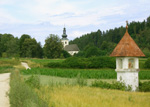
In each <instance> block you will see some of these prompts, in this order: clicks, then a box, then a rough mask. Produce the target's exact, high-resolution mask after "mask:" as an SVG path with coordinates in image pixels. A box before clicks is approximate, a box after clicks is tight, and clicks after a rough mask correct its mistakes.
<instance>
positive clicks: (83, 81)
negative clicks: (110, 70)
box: [76, 73, 87, 86]
mask: <svg viewBox="0 0 150 107" xmlns="http://www.w3.org/2000/svg"><path fill="white" fill-rule="evenodd" d="M76 83H77V84H78V85H79V86H86V85H87V81H86V79H84V78H83V77H81V76H80V73H78V75H77V78H76Z"/></svg>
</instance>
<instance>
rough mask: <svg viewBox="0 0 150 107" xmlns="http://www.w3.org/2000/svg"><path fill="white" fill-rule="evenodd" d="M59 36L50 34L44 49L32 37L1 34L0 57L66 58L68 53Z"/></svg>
mask: <svg viewBox="0 0 150 107" xmlns="http://www.w3.org/2000/svg"><path fill="white" fill-rule="evenodd" d="M62 47H63V46H62V43H61V41H60V39H59V37H58V36H57V35H54V34H50V36H48V37H47V38H46V40H45V45H44V47H42V46H41V43H40V42H37V41H36V39H35V38H32V37H31V36H30V35H27V34H23V35H22V36H21V37H20V38H18V37H14V36H13V35H12V34H0V57H4V58H8V57H23V58H26V57H27V58H64V57H68V56H69V55H68V53H67V52H66V51H64V50H63V48H62Z"/></svg>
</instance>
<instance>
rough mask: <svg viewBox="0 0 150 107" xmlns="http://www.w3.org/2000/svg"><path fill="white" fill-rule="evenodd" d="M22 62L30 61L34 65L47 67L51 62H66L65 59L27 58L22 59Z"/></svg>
mask: <svg viewBox="0 0 150 107" xmlns="http://www.w3.org/2000/svg"><path fill="white" fill-rule="evenodd" d="M21 60H30V61H32V62H34V63H37V64H41V65H46V64H48V63H50V62H62V61H64V59H37V58H30V59H29V58H27V59H25V58H21Z"/></svg>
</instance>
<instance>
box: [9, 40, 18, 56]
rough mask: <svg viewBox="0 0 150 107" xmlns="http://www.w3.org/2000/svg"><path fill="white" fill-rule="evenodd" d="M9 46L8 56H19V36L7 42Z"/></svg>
mask: <svg viewBox="0 0 150 107" xmlns="http://www.w3.org/2000/svg"><path fill="white" fill-rule="evenodd" d="M6 46H7V50H6V53H7V56H8V57H18V56H19V51H20V49H19V40H18V38H14V39H11V40H10V41H8V42H7V43H6Z"/></svg>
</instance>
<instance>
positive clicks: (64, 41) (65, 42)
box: [61, 27, 69, 47]
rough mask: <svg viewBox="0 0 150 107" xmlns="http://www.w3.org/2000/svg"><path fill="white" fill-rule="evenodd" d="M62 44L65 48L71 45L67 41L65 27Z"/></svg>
mask: <svg viewBox="0 0 150 107" xmlns="http://www.w3.org/2000/svg"><path fill="white" fill-rule="evenodd" d="M61 42H62V44H63V47H65V46H67V45H69V40H68V39H67V34H66V28H65V27H64V29H63V34H62V39H61Z"/></svg>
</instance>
